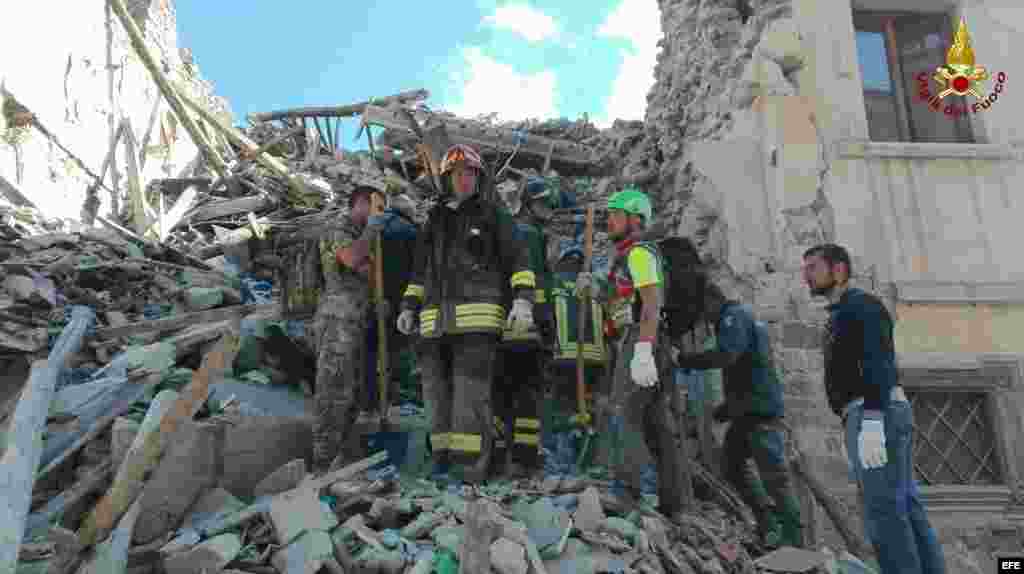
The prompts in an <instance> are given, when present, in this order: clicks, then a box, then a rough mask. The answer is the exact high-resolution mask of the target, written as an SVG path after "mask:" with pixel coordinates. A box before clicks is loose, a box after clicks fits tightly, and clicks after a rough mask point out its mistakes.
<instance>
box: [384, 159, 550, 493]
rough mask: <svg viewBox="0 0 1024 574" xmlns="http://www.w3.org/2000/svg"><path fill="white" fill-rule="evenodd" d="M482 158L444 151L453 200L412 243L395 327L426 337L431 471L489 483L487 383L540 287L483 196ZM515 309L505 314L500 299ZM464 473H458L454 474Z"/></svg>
mask: <svg viewBox="0 0 1024 574" xmlns="http://www.w3.org/2000/svg"><path fill="white" fill-rule="evenodd" d="M482 172H483V162H482V160H481V158H480V155H479V154H478V153H477V152H476V150H474V149H472V148H470V147H469V146H465V145H455V146H452V148H451V149H449V150H448V151H447V152H446V153H445V156H444V159H443V160H442V162H441V174H442V175H443V176H444V177H445V179H446V182H445V185H446V186H447V187H449V190H450V192H451V193H450V195H449V198H450V199H448V200H447V201H446V202H445V203H444V204H441V205H438V206H437V207H435V208H433V209H432V210H431V212H430V214H429V216H428V221H427V224H426V226H425V227H424V228H423V230H422V231H421V232H420V234H419V237H418V238H417V252H416V253H417V254H416V261H415V266H414V269H413V276H412V279H411V280H410V281H409V286H408V287H407V288H406V290H405V298H404V301H403V302H402V313H401V314H400V315H399V317H398V329H399V330H400V331H401V332H403V333H405V334H412V332H413V329H414V327H415V324H416V322H417V319H418V321H419V325H420V328H419V334H420V337H422V345H421V353H420V357H419V365H420V366H421V368H422V373H423V396H424V400H425V402H426V406H427V411H428V413H429V416H430V417H431V437H430V443H431V449H432V456H433V462H434V470H435V474H444V473H446V471H447V470H448V465H449V464H451V465H452V466H453V468H451V470H453V471H456V474H461V478H462V479H464V480H466V481H467V482H480V481H482V480H484V479H485V478H486V475H487V470H488V466H489V465H490V463H491V456H492V450H493V447H494V444H493V443H494V434H495V433H494V431H495V427H494V412H493V408H492V404H491V394H492V393H491V391H492V381H493V379H494V367H495V361H496V359H497V352H498V341H499V338H500V337H501V333H502V330H503V329H504V327H505V326H506V325H509V326H512V327H513V328H514V329H515V330H516V331H520V332H521V331H526V330H528V329H529V328H530V327H531V326H532V325H533V296H534V289H535V288H536V282H535V279H534V274H533V272H532V271H531V270H529V267H528V262H527V261H526V257H525V254H526V253H525V250H523V249H522V248H521V246H520V245H518V244H517V242H516V240H515V228H514V226H513V223H512V220H511V217H510V216H509V214H508V212H507V211H506V210H505V209H503V208H501V207H499V206H498V205H497V204H496V203H494V202H492V201H490V200H488V199H486V198H485V197H484V194H483V193H481V189H480V187H481V185H486V184H485V183H481V175H482ZM509 290H512V291H513V293H514V295H513V298H512V309H511V311H510V312H509V313H508V317H507V318H506V315H505V307H504V305H503V304H502V303H503V302H504V301H505V297H506V294H507V293H508V291H509ZM460 471H461V472H460Z"/></svg>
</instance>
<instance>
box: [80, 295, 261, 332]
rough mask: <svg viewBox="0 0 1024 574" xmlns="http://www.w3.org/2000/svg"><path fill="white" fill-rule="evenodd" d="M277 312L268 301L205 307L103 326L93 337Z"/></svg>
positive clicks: (178, 327)
mask: <svg viewBox="0 0 1024 574" xmlns="http://www.w3.org/2000/svg"><path fill="white" fill-rule="evenodd" d="M279 312H280V306H279V305H278V304H277V303H268V304H265V305H233V306H231V307H220V308H218V309H207V310H205V311H196V312H193V313H184V314H181V315H176V316H174V317H167V318H164V319H153V320H145V321H136V322H135V323H126V324H124V325H118V326H117V327H104V328H102V329H96V331H95V334H94V337H95V338H96V339H100V340H106V339H116V338H118V337H128V336H130V335H142V334H145V333H153V332H156V331H170V330H172V329H182V328H185V327H189V326H191V325H201V324H204V323H219V322H221V321H227V320H230V319H234V318H236V317H245V316H246V315H254V314H260V315H266V316H267V317H268V318H275V317H276V316H277V314H278V313H279Z"/></svg>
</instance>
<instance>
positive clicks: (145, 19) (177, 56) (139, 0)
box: [0, 0, 231, 224]
mask: <svg viewBox="0 0 1024 574" xmlns="http://www.w3.org/2000/svg"><path fill="white" fill-rule="evenodd" d="M125 4H126V6H127V9H128V10H129V12H130V14H131V15H132V17H133V18H134V20H135V21H136V23H137V25H138V26H139V28H140V30H141V31H142V33H143V34H145V38H146V44H147V45H148V46H149V48H150V50H151V51H152V52H153V53H154V54H156V55H157V56H156V57H157V58H158V59H159V63H158V65H159V66H160V67H161V68H162V71H163V72H164V73H165V74H167V76H168V77H169V79H170V80H171V81H172V82H174V83H175V85H176V86H177V87H178V88H179V89H181V90H182V91H184V92H185V93H186V94H187V95H189V96H190V97H192V98H193V99H195V100H197V101H201V102H203V103H204V104H205V105H206V106H207V107H209V108H210V109H211V110H215V111H216V113H218V114H219V115H221V116H222V117H224V118H228V119H229V121H230V116H231V114H230V111H229V110H228V107H227V104H226V102H225V101H224V100H223V99H222V98H218V97H216V96H214V95H213V88H212V86H211V85H210V83H209V82H207V81H205V80H204V79H203V78H202V77H201V76H200V74H199V71H198V68H197V67H196V65H195V62H194V61H193V60H192V56H191V53H190V52H189V51H188V50H187V49H184V48H181V49H179V46H178V41H177V29H176V26H177V24H176V18H175V11H174V3H173V2H171V1H169V0H130V1H129V2H126V3H125ZM106 6H107V3H106V2H103V1H102V0H86V1H82V2H74V3H71V4H68V5H66V6H61V7H60V10H61V17H60V18H59V19H56V20H55V19H53V18H52V12H53V10H54V7H53V5H52V3H47V2H16V3H14V4H13V5H12V6H10V7H9V10H11V11H12V12H13V13H12V12H8V13H7V14H6V15H5V20H7V21H9V22H23V23H29V24H28V25H26V26H24V29H23V31H17V32H14V33H5V34H3V35H2V37H0V81H2V85H3V88H4V92H5V96H6V97H5V98H4V99H5V102H11V103H8V104H6V105H5V107H4V113H3V114H0V136H2V140H0V178H2V179H3V180H4V181H6V182H9V185H6V186H5V185H4V184H3V183H2V182H0V191H3V194H4V195H5V196H10V195H12V193H14V194H16V192H12V191H11V185H13V186H16V187H17V188H20V189H21V190H29V191H27V192H26V194H30V195H31V197H30V199H31V201H32V202H33V203H34V204H36V206H37V207H39V209H40V210H41V211H42V212H43V213H46V214H47V216H49V217H54V218H63V219H71V220H79V219H80V218H81V215H82V209H83V206H84V205H85V204H86V198H87V196H89V195H92V194H93V193H94V194H95V197H96V199H97V200H98V201H99V204H98V205H95V210H96V213H98V214H99V215H100V216H110V215H111V214H112V213H115V212H116V213H121V212H123V211H124V210H125V209H126V208H127V207H128V206H127V205H126V203H128V202H129V201H130V200H128V197H131V196H132V193H131V191H132V189H133V188H134V187H136V186H137V188H138V189H139V190H141V189H145V188H146V186H147V184H148V183H149V182H150V181H152V180H154V179H157V178H167V177H188V176H189V175H191V174H192V169H193V168H194V167H195V165H196V163H197V160H198V148H197V146H196V145H195V143H194V141H193V139H192V138H191V137H190V136H189V134H188V133H186V131H185V129H183V126H182V125H180V122H179V121H178V119H177V117H176V116H175V114H174V113H173V111H172V110H171V108H170V106H168V104H167V102H166V100H165V99H164V98H163V97H162V96H161V94H160V91H159V89H158V88H157V85H156V84H155V83H154V82H153V80H152V78H151V76H150V74H149V72H147V70H146V67H145V66H144V65H143V63H142V62H141V61H140V59H139V57H138V56H137V55H136V53H135V52H134V51H133V50H132V46H131V44H130V42H129V39H128V35H127V34H126V32H125V30H124V28H123V27H122V26H121V25H120V24H119V23H118V21H117V18H116V17H115V15H114V14H113V13H112V12H111V10H110V9H109V8H108V7H106ZM37 22H47V23H48V24H47V26H48V32H47V33H48V34H50V35H51V37H52V38H53V39H54V40H53V41H45V42H44V41H38V39H36V38H34V37H33V35H35V34H38V32H36V31H34V30H35V28H36V25H35V24H34V23H37ZM26 54H31V57H25V55H26ZM15 101H16V102H18V104H19V105H16V104H14V102H15ZM20 106H24V108H27V109H28V110H29V111H30V112H31V113H33V114H34V115H35V117H36V119H37V120H38V121H39V122H40V124H41V125H42V126H43V127H44V128H45V129H46V130H47V131H48V132H49V133H50V134H52V135H53V136H54V137H53V138H49V137H46V136H45V135H44V134H43V133H41V132H40V131H39V130H35V129H31V128H30V127H28V126H24V125H19V124H18V121H17V118H16V112H17V109H18V108H19V107H20ZM122 127H123V130H122V132H121V135H120V137H118V138H116V139H115V138H114V134H115V133H117V132H118V130H119V129H121V128H122ZM205 133H207V134H208V135H209V136H210V137H212V138H214V141H213V142H211V143H212V145H215V146H219V143H218V142H217V140H216V137H217V136H216V134H214V133H212V132H211V131H205ZM111 141H115V143H116V145H114V146H111V145H110V142H111ZM101 142H102V143H101ZM61 147H63V148H64V149H63V150H62V149H61ZM111 147H113V148H114V149H113V153H112V154H111ZM127 150H134V153H129V152H128V151H127ZM68 152H70V153H68ZM108 156H110V157H111V158H112V161H107V157H108ZM132 156H134V157H132ZM130 157H132V159H131V160H130V159H129V158H130ZM104 165H106V166H107V167H105V168H101V166H104ZM100 171H105V172H106V173H105V174H100V173H99V172H100ZM90 172H91V173H90ZM93 174H95V175H104V176H105V177H106V180H107V181H106V182H105V183H104V184H103V185H102V186H98V187H93V188H92V190H91V191H90V192H87V190H90V187H91V186H92V184H93V183H94V181H95V179H94V177H92V175H93ZM114 189H116V190H117V194H114V193H113V192H112V190H114ZM115 195H116V198H115ZM134 195H135V197H140V198H141V193H136V194H134ZM16 203H17V202H16ZM140 203H141V202H140ZM146 203H150V201H149V200H148V199H147V202H146ZM151 203H152V205H140V206H139V208H138V209H136V211H140V212H142V213H144V214H145V216H143V215H139V216H138V217H137V219H138V220H139V221H141V220H143V219H144V217H145V218H148V220H149V223H150V224H152V223H154V222H155V220H156V219H158V218H159V216H158V215H157V214H158V212H159V209H160V206H159V205H158V203H159V198H152V201H151ZM133 209H134V208H133Z"/></svg>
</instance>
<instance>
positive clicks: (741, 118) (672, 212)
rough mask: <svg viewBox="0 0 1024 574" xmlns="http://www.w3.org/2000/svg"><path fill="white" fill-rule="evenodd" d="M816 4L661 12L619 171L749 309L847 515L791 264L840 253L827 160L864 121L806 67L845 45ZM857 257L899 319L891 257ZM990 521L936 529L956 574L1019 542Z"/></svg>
mask: <svg viewBox="0 0 1024 574" xmlns="http://www.w3.org/2000/svg"><path fill="white" fill-rule="evenodd" d="M811 4H815V3H806V2H800V1H799V0H794V1H793V2H790V1H789V0H740V1H736V0H660V1H659V5H660V7H661V11H662V28H663V31H664V34H665V38H664V40H662V46H661V47H662V51H661V54H660V55H659V61H658V66H657V69H656V83H655V86H654V87H653V88H652V90H651V93H650V94H649V95H648V110H647V116H646V126H645V127H646V135H645V138H644V140H643V141H642V142H641V143H640V144H638V145H637V146H636V147H634V148H633V150H632V152H631V153H630V156H629V157H628V158H627V164H628V165H627V167H626V168H625V169H624V173H626V174H628V173H629V172H631V171H640V170H643V169H647V168H651V167H654V168H656V169H657V171H658V174H659V177H658V179H657V180H656V181H655V182H654V183H653V184H650V185H648V186H646V190H647V191H648V192H649V193H651V194H652V196H654V197H655V198H656V200H657V205H658V213H659V215H660V216H661V218H662V219H663V221H662V222H661V223H662V224H665V225H668V226H669V227H670V228H671V229H674V230H675V231H676V232H677V233H679V234H681V235H688V236H691V237H693V238H694V239H695V241H696V242H697V244H698V247H699V248H700V249H701V252H702V255H703V256H704V258H705V260H706V261H707V262H708V263H710V264H711V267H712V268H713V274H714V275H715V277H716V279H717V281H718V283H719V284H720V285H722V286H723V288H724V290H725V291H726V292H727V294H729V295H731V296H732V297H734V298H737V299H739V300H741V301H744V302H746V303H749V304H751V305H752V306H753V308H754V309H755V311H756V313H757V315H758V317H759V319H760V320H763V321H764V322H765V323H766V324H767V325H768V327H769V330H770V331H771V333H772V335H773V341H774V345H775V354H776V360H777V365H779V367H780V369H781V371H782V375H783V378H784V381H785V392H786V401H787V417H786V418H787V423H788V425H789V426H790V428H791V429H792V436H791V438H792V439H793V441H794V443H795V444H796V445H799V447H800V448H801V450H803V451H804V452H806V453H807V454H808V455H810V457H811V461H810V462H811V467H812V469H813V470H814V471H815V472H816V473H817V474H818V475H819V476H821V477H823V478H824V479H825V480H826V481H827V483H828V484H829V485H830V487H832V488H833V489H834V490H835V491H836V492H837V493H842V494H843V495H844V496H847V502H849V503H850V506H851V509H854V508H855V498H854V497H852V496H850V495H851V494H852V492H853V490H852V484H851V483H850V482H849V478H848V470H847V462H846V452H845V447H844V444H843V442H844V441H843V436H842V431H841V428H840V424H839V420H838V417H836V416H835V415H834V414H833V413H832V412H831V411H830V410H829V409H828V407H827V404H826V399H825V395H824V391H823V386H822V378H823V358H822V354H821V349H820V341H821V338H822V334H823V327H824V319H825V313H824V309H823V307H824V302H823V301H820V300H814V299H812V298H811V297H810V296H809V293H808V291H807V288H806V286H804V285H802V283H801V277H800V261H801V255H802V253H803V251H804V250H805V249H807V248H808V247H810V246H812V245H815V244H818V243H821V242H825V241H835V242H838V243H844V236H842V235H840V234H837V224H836V212H835V211H834V209H833V203H834V199H835V197H834V196H833V195H832V194H834V193H835V188H834V187H830V185H829V182H830V181H834V180H835V179H836V178H835V177H834V175H833V174H832V173H831V171H832V168H833V162H834V159H833V157H834V156H833V154H832V153H831V151H830V148H831V145H832V142H833V141H835V140H836V139H839V138H843V137H851V135H854V136H855V135H856V134H851V133H849V129H850V127H849V126H850V125H852V124H853V123H855V122H852V120H850V121H847V120H849V119H850V118H856V117H863V110H856V109H852V108H851V109H845V108H841V107H840V108H838V109H837V108H836V107H835V106H833V105H832V104H831V103H829V102H822V101H821V100H820V99H818V98H819V96H820V93H819V92H820V89H819V87H820V86H819V85H815V84H814V79H815V77H816V76H823V75H825V74H829V73H831V74H838V76H837V77H843V78H845V77H847V76H848V75H847V74H846V73H845V70H832V69H831V68H828V69H827V70H826V69H825V68H822V67H820V66H819V65H818V64H815V62H814V58H815V57H816V56H815V54H816V51H815V50H814V49H813V45H816V44H818V43H831V42H841V40H842V38H836V37H834V35H835V30H832V29H828V30H827V34H826V35H822V34H823V32H821V31H813V30H811V28H813V27H814V26H815V25H816V24H815V21H814V20H813V19H812V16H813V14H811V13H812V12H814V11H815V10H816V8H815V7H814V6H812V5H811ZM827 4H836V2H827ZM838 4H843V5H844V6H843V9H840V10H839V13H840V14H843V13H845V14H849V3H847V2H845V1H843V2H838ZM821 10H825V8H821ZM828 10H830V11H831V10H832V8H831V7H830V8H829V9H828ZM800 11H803V12H802V13H799V12H800ZM795 12H797V13H795ZM836 17H837V18H838V16H836ZM850 26H851V24H847V27H850ZM802 31H803V32H804V33H802ZM851 32H852V28H851ZM812 35H813V36H814V37H813V38H811V37H810V36H812ZM826 36H827V37H826ZM850 36H851V38H850V40H851V41H852V34H850ZM848 48H849V47H848V46H845V44H844V46H843V47H841V48H840V47H837V48H835V50H836V51H837V52H838V51H842V50H846V49H848ZM849 49H852V48H849ZM817 52H820V51H817ZM854 54H855V52H854ZM819 57H820V55H819ZM822 65H823V64H822ZM811 66H817V67H816V68H814V69H808V68H809V67H811ZM853 66H856V58H855V57H854V59H853ZM830 70H831V71H830ZM854 74H856V72H855V71H854ZM853 78H854V81H856V82H858V83H857V86H858V87H859V80H857V79H856V78H857V76H856V75H854V76H853ZM801 82H803V83H804V85H801ZM851 83H852V82H851ZM861 105H862V102H861ZM819 115H821V116H823V117H821V118H819V117H818V116H819ZM844 117H845V118H846V119H844ZM848 183H850V184H851V185H853V182H848ZM846 201H848V199H847V200H846ZM883 209H884V207H883ZM868 223H872V224H873V223H874V222H873V221H871V222H867V221H865V225H866V224H868ZM863 233H864V232H863V231H862V232H861V234H863ZM855 245H856V246H858V247H859V245H860V243H859V242H855ZM852 251H853V253H852V255H853V258H854V265H853V266H854V273H855V277H854V281H853V283H854V284H855V285H856V286H859V287H861V288H864V289H866V290H868V291H871V292H874V293H876V294H878V295H879V296H881V297H882V298H883V300H884V301H886V303H887V304H888V305H890V307H891V308H892V309H894V310H895V308H896V305H895V299H894V295H895V294H894V293H893V289H892V288H891V283H889V281H890V280H891V279H890V278H889V277H888V276H885V273H884V272H883V271H884V270H885V269H887V267H886V266H887V265H889V262H888V257H887V254H886V257H882V256H881V254H876V253H862V252H859V249H857V248H854V249H853V250H852ZM804 497H805V507H806V508H808V509H809V508H810V507H811V505H810V503H809V500H807V499H806V497H807V495H806V493H804ZM807 514H808V518H809V521H810V522H811V523H812V525H813V526H814V528H813V530H814V531H815V534H816V537H817V542H818V543H821V544H827V545H829V546H831V547H833V548H835V547H841V546H842V544H841V542H840V540H839V538H838V536H837V535H836V534H835V532H834V530H833V529H832V528H831V524H830V523H829V521H828V519H827V518H826V517H825V516H824V514H823V512H822V511H821V510H820V509H818V510H816V511H815V512H813V513H811V512H808V513H807ZM851 514H852V515H856V514H857V513H856V511H852V512H851ZM994 516H995V515H992V514H988V515H986V516H985V517H979V520H980V522H975V523H972V525H971V526H970V528H967V529H961V530H957V529H955V528H954V529H950V528H948V527H946V525H945V524H944V523H942V524H937V527H939V530H940V532H941V535H942V537H943V543H944V544H945V545H946V546H945V547H946V552H947V559H948V562H949V566H950V571H951V572H965V571H977V568H979V564H980V565H981V566H980V567H984V566H985V565H986V564H987V562H986V561H987V560H988V559H989V558H988V557H987V556H986V553H987V552H988V551H989V550H991V549H992V548H994V547H995V546H998V544H1002V543H1001V542H1000V543H998V544H997V543H996V542H994V541H996V540H997V539H998V538H999V536H1003V537H1004V538H1005V536H1010V539H1014V540H1016V538H1014V537H1015V536H1018V534H1016V533H1017V532H1018V531H1017V530H1014V529H1011V528H1010V527H1008V526H1005V525H1003V526H999V525H998V523H994V522H992V519H993V517H994ZM937 522H938V521H937ZM1014 528H1015V527H1014ZM1011 530H1012V532H1011V533H1010V534H1006V533H1007V532H1010V531H1011ZM995 532H1003V533H1004V534H1000V535H998V536H997V535H996V534H993V533H995ZM994 545H995V546H994Z"/></svg>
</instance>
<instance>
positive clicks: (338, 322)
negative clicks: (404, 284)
mask: <svg viewBox="0 0 1024 574" xmlns="http://www.w3.org/2000/svg"><path fill="white" fill-rule="evenodd" d="M366 306H367V302H366V301H365V300H363V298H362V297H359V296H356V295H352V296H349V295H329V296H327V297H324V298H323V299H321V300H320V306H319V307H318V308H317V312H316V317H315V318H314V322H313V337H314V343H315V350H316V355H317V361H316V395H315V404H316V421H315V422H314V423H313V468H314V469H315V470H317V471H325V470H327V468H328V467H329V466H330V464H331V462H332V461H333V460H334V458H335V457H336V456H338V454H339V453H340V452H341V449H342V446H343V445H344V444H345V442H346V440H347V439H348V438H349V434H350V433H351V431H352V428H353V427H354V426H355V422H356V419H357V418H358V416H359V402H358V401H359V393H360V387H361V386H362V384H363V381H364V380H365V375H364V373H363V370H364V368H365V362H364V358H363V353H364V348H363V347H364V331H365V325H364V324H363V321H364V319H365V317H366Z"/></svg>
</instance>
